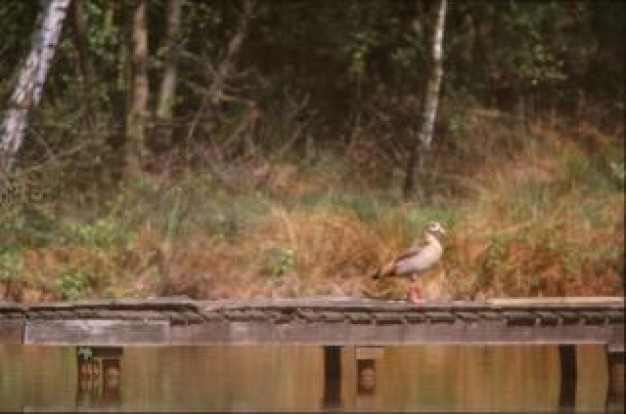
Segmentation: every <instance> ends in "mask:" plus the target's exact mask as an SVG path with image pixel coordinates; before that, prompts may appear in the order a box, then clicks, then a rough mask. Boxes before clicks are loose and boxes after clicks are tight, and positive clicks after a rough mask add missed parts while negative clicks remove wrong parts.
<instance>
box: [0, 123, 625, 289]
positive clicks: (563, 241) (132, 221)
mask: <svg viewBox="0 0 626 414" xmlns="http://www.w3.org/2000/svg"><path fill="white" fill-rule="evenodd" d="M455 122H457V123H459V122H461V121H459V120H457V121H455ZM462 125H463V128H457V129H456V130H455V131H456V132H455V134H456V135H454V136H452V137H448V138H442V142H441V143H440V146H441V148H440V149H439V152H434V154H435V155H433V157H434V158H435V159H434V160H433V162H432V163H431V164H430V165H431V167H432V170H430V171H426V172H425V173H426V174H428V180H426V182H428V183H430V184H431V185H432V188H431V190H430V196H429V197H426V198H423V199H421V200H416V199H414V200H408V201H407V200H404V199H402V198H401V197H400V195H399V188H398V187H393V186H390V185H389V182H390V181H389V180H381V181H376V182H375V183H371V182H369V181H368V180H367V179H366V177H369V176H373V175H376V174H378V175H381V174H388V175H390V176H391V175H393V174H395V173H394V171H395V170H393V168H395V167H390V168H392V170H386V171H385V170H382V171H380V170H377V171H369V170H368V169H367V167H361V166H356V165H354V164H351V163H350V158H349V155H348V154H345V155H342V153H341V152H338V150H333V152H330V155H322V156H320V157H318V159H317V161H315V160H307V163H306V165H303V166H300V165H297V164H295V163H289V162H286V161H285V159H288V157H283V158H282V161H280V162H278V161H277V162H273V163H267V161H264V162H266V163H267V165H268V168H266V169H265V170H263V171H264V172H263V174H260V173H258V171H259V168H258V165H246V164H245V163H242V164H240V165H236V166H233V167H232V170H229V171H227V172H222V173H219V174H217V175H216V172H215V171H210V170H197V171H195V172H192V173H189V174H181V175H179V176H173V175H172V176H155V175H149V174H146V175H144V176H140V177H137V178H135V179H133V180H132V181H122V182H119V183H118V184H116V185H115V186H110V187H107V188H104V189H87V190H85V189H83V190H80V191H78V190H77V191H73V190H71V189H68V190H67V191H65V192H62V193H59V194H58V195H56V196H52V195H50V194H46V195H45V197H43V198H41V199H39V200H35V202H33V199H32V198H29V196H26V195H24V194H26V190H25V189H26V188H27V187H28V185H31V182H30V181H29V180H23V181H20V177H16V178H15V180H14V185H15V186H17V187H16V188H17V190H15V189H13V190H11V191H13V193H12V194H18V195H19V194H22V195H19V196H15V195H14V196H12V197H11V198H9V197H6V196H5V197H4V198H3V208H2V209H1V211H0V215H1V216H2V223H3V226H2V229H1V232H2V237H1V238H0V296H3V297H9V298H12V299H15V300H22V301H37V300H51V299H70V300H71V299H79V298H85V297H102V296H106V297H116V296H152V295H171V294H186V295H189V296H191V297H196V298H222V297H235V296H236V297H250V296H265V297H270V296H299V295H314V294H336V295H361V294H362V290H363V289H364V288H366V289H368V290H369V291H370V292H371V291H374V292H378V294H380V295H383V296H390V297H401V296H403V295H404V287H403V286H402V285H401V284H398V283H396V284H394V283H391V284H387V285H384V284H375V283H373V282H370V281H369V279H368V276H369V274H371V273H372V272H373V271H374V270H375V269H376V268H377V267H378V266H379V265H380V264H381V263H383V262H384V261H386V260H388V259H390V258H391V257H392V256H393V255H394V254H396V253H397V252H399V251H402V250H403V249H405V248H406V247H408V246H409V245H410V244H412V243H413V242H415V241H416V240H419V239H420V237H421V233H422V230H423V228H424V226H425V225H426V223H427V222H429V221H431V220H437V221H439V222H441V223H442V224H443V225H444V227H446V228H447V229H448V230H449V236H448V237H446V238H445V239H444V243H445V245H446V253H445V256H444V257H445V267H446V273H447V278H448V280H449V286H448V288H449V290H450V293H451V295H452V296H453V297H455V298H465V299H471V298H476V297H484V296H527V295H531V296H536V295H557V296H562V295H572V294H577V295H587V294H619V293H620V292H622V289H623V275H624V262H623V255H624V231H623V224H624V222H623V214H624V195H623V177H622V176H620V174H619V173H620V171H621V170H619V169H618V168H617V167H615V166H616V165H618V166H619V165H623V156H622V157H621V158H620V155H619V154H620V153H619V145H620V144H619V142H620V141H619V140H616V139H614V138H613V137H608V138H607V137H603V136H601V135H600V134H599V133H597V132H594V133H595V134H596V135H595V139H596V140H597V141H598V142H600V141H601V145H600V144H598V145H596V146H592V148H593V151H591V152H590V151H589V149H588V145H586V146H585V145H580V144H579V142H578V141H577V139H573V138H571V137H570V136H569V135H568V131H555V130H552V129H547V128H545V127H544V126H541V125H533V126H531V127H530V128H529V127H526V126H522V125H518V126H514V127H511V126H510V125H507V126H506V127H505V126H503V124H501V123H499V122H498V121H497V120H484V119H482V118H476V119H474V118H471V117H470V116H468V117H467V118H464V119H463V124H462ZM476 137H480V138H481V140H482V144H481V145H477V144H476V142H481V140H479V139H477V138H476ZM446 139H448V140H454V142H453V143H450V142H448V141H446ZM607 142H608V143H607ZM371 156H373V157H375V156H376V153H373V154H371ZM620 163H621V164H620ZM372 165H376V168H377V169H380V168H381V167H380V165H381V164H380V163H372ZM620 177H622V178H620ZM439 190H441V191H439ZM33 290H35V291H38V292H39V294H32V291H33ZM26 291H31V294H30V295H26V294H25V293H24V292H26Z"/></svg>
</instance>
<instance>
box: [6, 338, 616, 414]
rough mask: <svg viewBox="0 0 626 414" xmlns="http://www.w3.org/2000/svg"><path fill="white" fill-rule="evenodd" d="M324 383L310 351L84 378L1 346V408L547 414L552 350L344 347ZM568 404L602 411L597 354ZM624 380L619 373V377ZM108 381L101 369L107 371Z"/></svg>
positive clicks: (51, 353)
mask: <svg viewBox="0 0 626 414" xmlns="http://www.w3.org/2000/svg"><path fill="white" fill-rule="evenodd" d="M339 361H340V370H339V378H334V379H333V378H331V379H325V362H324V350H323V349H322V348H321V347H315V346H254V347H252V346H249V347H248V346H231V347H228V346H211V347H163V348H161V347H149V348H126V349H124V350H123V355H122V357H121V358H120V359H119V360H118V364H119V375H114V376H112V377H109V376H107V377H106V380H105V378H104V377H105V375H101V376H99V377H98V378H96V377H95V376H94V377H91V378H90V379H85V378H84V377H80V376H79V375H78V373H77V358H76V350H75V348H69V347H67V348H66V347H38V346H21V345H0V409H2V410H5V411H22V410H24V411H38V410H55V411H67V410H80V411H85V410H89V409H94V410H103V409H106V410H123V411H130V410H146V411H300V412H301V411H321V410H324V409H330V408H333V407H334V408H335V409H336V408H339V409H345V410H347V411H358V410H367V411H376V412H383V411H408V412H414V411H462V412H467V411H526V412H528V411H545V410H550V411H554V410H557V409H558V406H559V386H560V374H559V358H558V351H557V348H556V347H548V346H546V347H543V346H542V347H539V346H534V347H521V346H502V347H494V346H484V347H482V346H415V347H386V348H354V347H346V348H342V350H341V351H340V359H339ZM578 371H579V376H578V382H577V387H576V402H575V404H576V409H577V410H584V411H595V412H597V411H603V410H604V408H605V404H606V398H607V387H608V382H609V381H608V374H607V365H606V359H605V356H604V350H603V349H602V347H596V346H579V347H578ZM622 374H623V371H622ZM107 375H108V374H107Z"/></svg>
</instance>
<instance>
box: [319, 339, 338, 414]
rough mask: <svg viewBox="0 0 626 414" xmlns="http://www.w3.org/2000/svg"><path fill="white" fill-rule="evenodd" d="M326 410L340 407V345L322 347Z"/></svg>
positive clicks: (324, 404) (324, 403)
mask: <svg viewBox="0 0 626 414" xmlns="http://www.w3.org/2000/svg"><path fill="white" fill-rule="evenodd" d="M323 407H324V409H326V410H335V409H339V408H341V347H339V346H325V347H324V401H323Z"/></svg>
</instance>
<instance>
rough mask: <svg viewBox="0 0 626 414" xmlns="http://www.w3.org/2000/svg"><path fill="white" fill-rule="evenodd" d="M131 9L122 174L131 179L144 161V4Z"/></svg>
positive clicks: (143, 0) (139, 1)
mask: <svg viewBox="0 0 626 414" xmlns="http://www.w3.org/2000/svg"><path fill="white" fill-rule="evenodd" d="M131 5H132V18H131V19H132V27H131V36H130V39H129V40H130V45H129V46H130V47H129V49H130V72H131V73H130V88H129V99H128V103H129V110H128V115H127V118H126V173H127V175H133V174H135V173H137V172H138V171H140V170H141V169H142V168H143V163H144V162H145V160H146V156H147V150H146V123H147V120H148V93H149V89H148V88H149V84H148V25H147V13H146V9H147V1H146V0H135V1H134V2H132V3H131Z"/></svg>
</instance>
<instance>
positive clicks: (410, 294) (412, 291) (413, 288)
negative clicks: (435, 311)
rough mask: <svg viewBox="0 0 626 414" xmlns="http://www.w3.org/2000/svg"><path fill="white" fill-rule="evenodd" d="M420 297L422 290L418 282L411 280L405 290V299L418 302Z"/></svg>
mask: <svg viewBox="0 0 626 414" xmlns="http://www.w3.org/2000/svg"><path fill="white" fill-rule="evenodd" d="M421 299H422V292H421V291H420V287H419V284H418V282H411V284H410V285H409V289H408V291H407V300H408V301H409V302H411V303H419V302H420V301H421Z"/></svg>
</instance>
